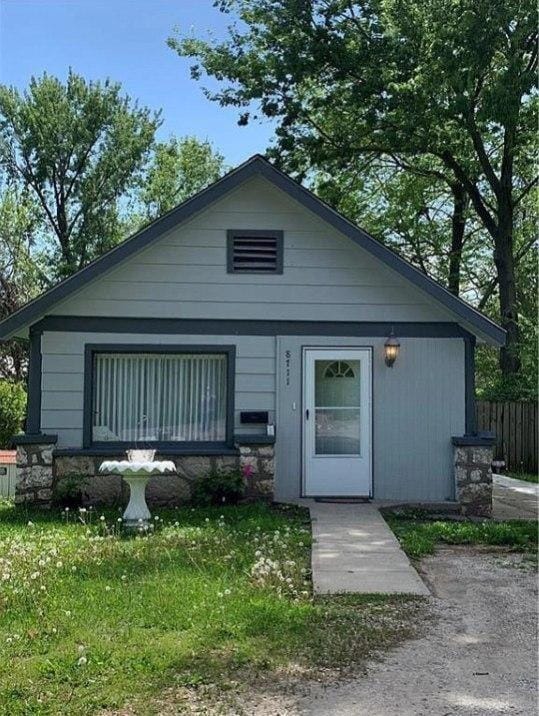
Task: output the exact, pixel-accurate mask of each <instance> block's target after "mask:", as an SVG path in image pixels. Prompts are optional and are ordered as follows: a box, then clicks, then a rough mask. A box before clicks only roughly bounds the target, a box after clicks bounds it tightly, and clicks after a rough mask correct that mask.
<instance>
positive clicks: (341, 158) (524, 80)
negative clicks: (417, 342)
mask: <svg viewBox="0 0 539 716" xmlns="http://www.w3.org/2000/svg"><path fill="white" fill-rule="evenodd" d="M219 7H220V8H221V10H222V11H223V12H225V13H227V12H230V11H235V13H236V14H237V15H238V16H239V18H240V20H241V23H237V24H236V25H234V26H231V27H230V28H229V34H228V37H227V38H226V39H225V40H223V41H217V42H215V41H213V40H210V41H204V40H201V39H199V38H196V37H192V36H189V37H173V38H171V39H170V40H169V45H170V46H171V47H172V48H173V49H174V50H176V51H177V52H178V53H179V54H180V55H181V56H184V57H189V58H192V59H193V65H192V75H193V77H194V78H195V79H197V80H200V79H201V78H202V76H203V73H206V74H207V75H208V76H209V77H211V78H212V79H216V80H218V83H219V84H218V85H217V89H214V88H213V87H212V89H207V90H206V93H207V95H208V96H209V97H210V99H213V100H215V101H217V102H219V103H220V104H222V105H224V106H234V107H237V108H238V109H239V112H240V113H241V114H240V123H247V122H249V121H251V120H253V119H256V118H258V116H259V113H262V114H263V115H265V116H266V117H269V118H271V119H272V120H274V121H276V122H277V125H278V126H277V132H276V134H277V141H276V144H275V147H274V150H273V155H274V157H275V159H276V160H277V161H278V162H279V163H281V164H284V165H285V166H287V168H288V169H291V170H293V171H295V172H296V173H297V175H298V176H299V177H302V176H309V177H312V176H313V174H316V173H317V172H322V173H323V175H324V177H325V176H336V177H340V176H344V177H346V178H347V179H352V181H353V179H354V178H355V177H357V178H358V183H360V182H361V175H362V173H363V172H364V169H365V167H368V166H369V164H370V163H371V162H373V161H382V162H387V161H390V162H394V163H395V162H396V163H397V165H398V166H400V167H401V168H402V169H403V170H404V171H407V172H410V173H412V174H413V175H416V176H422V175H425V176H427V177H431V179H432V181H433V183H434V184H436V183H440V182H445V183H446V184H447V185H448V186H450V187H452V186H453V185H455V184H458V185H459V187H460V189H462V190H464V192H465V193H466V195H467V199H468V203H469V209H470V212H473V216H474V221H475V222H476V223H477V224H478V225H479V227H480V228H481V231H482V232H483V238H482V247H483V251H485V252H486V253H487V254H488V258H489V262H488V268H487V271H486V274H485V275H486V277H487V280H486V281H485V282H484V283H485V285H484V291H485V292H486V293H488V295H490V292H492V291H495V292H496V291H497V298H498V304H499V305H498V308H497V311H496V313H497V316H498V318H499V320H500V321H501V322H502V325H503V326H504V328H506V330H507V346H506V347H505V348H502V349H501V351H500V366H501V369H502V372H503V373H504V375H508V374H511V373H516V372H518V370H519V368H520V340H521V339H520V335H519V311H518V291H517V290H516V289H515V271H516V266H517V264H518V260H519V256H520V252H521V250H524V252H525V251H526V250H528V249H529V248H530V247H531V246H532V245H533V241H534V235H533V230H532V232H531V233H530V232H529V231H528V232H527V235H526V236H525V237H522V236H520V237H519V236H517V235H518V233H519V230H518V222H519V219H518V213H519V210H520V206H521V205H522V202H524V201H525V199H526V197H528V196H529V194H530V192H531V190H532V188H533V187H534V185H535V171H534V163H535V159H534V154H535V151H534V139H533V136H534V130H535V126H536V119H535V117H536V92H537V53H536V51H535V50H536V40H537V21H536V8H535V6H534V4H533V3H532V2H531V0H526V1H525V2H520V1H518V0H508V1H507V2H503V3H501V2H477V0H462V1H461V2H453V1H452V0H434V1H433V2H428V3H426V2H424V0H387V1H385V2H380V0H353V1H352V2H343V0H313V1H312V2H308V3H298V2H297V0H223V2H220V3H219ZM214 87H215V85H214ZM425 161H426V162H427V163H428V164H429V167H428V172H427V174H424V171H425V166H424V163H425ZM381 171H383V170H381ZM382 176H383V174H382ZM435 189H436V187H435ZM442 193H443V192H442ZM412 199H413V200H416V199H417V197H415V198H414V197H412ZM352 201H353V197H352ZM416 206H417V204H416ZM399 209H401V207H400V206H397V207H395V211H398V210H399ZM404 213H406V210H405V212H404ZM412 219H413V217H412ZM407 224H408V225H407V226H404V227H400V229H397V231H398V230H402V228H404V229H406V230H410V229H411V230H413V232H414V233H413V237H412V238H413V245H414V248H417V247H419V246H421V245H422V244H424V243H425V241H424V238H425V237H424V236H422V234H421V229H422V224H420V225H419V226H418V225H417V222H415V221H414V220H412V222H410V221H408V222H407ZM487 237H488V239H487ZM444 253H445V254H447V250H446V251H445V252H444ZM416 258H417V257H416ZM421 258H422V260H424V259H425V251H424V250H423V249H422V255H421ZM475 271H476V273H477V274H479V273H480V272H482V271H483V268H482V266H478V267H475ZM493 277H494V283H493V285H491V283H492V278H493ZM483 298H484V296H480V297H479V298H478V302H481V301H482V300H483Z"/></svg>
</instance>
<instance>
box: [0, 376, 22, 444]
mask: <svg viewBox="0 0 539 716" xmlns="http://www.w3.org/2000/svg"><path fill="white" fill-rule="evenodd" d="M25 410H26V391H25V390H24V387H23V386H22V384H21V383H13V382H10V381H8V380H0V450H1V449H5V448H8V447H10V443H11V438H12V437H13V436H14V435H16V434H17V433H18V432H20V430H21V428H22V424H23V420H24V414H25Z"/></svg>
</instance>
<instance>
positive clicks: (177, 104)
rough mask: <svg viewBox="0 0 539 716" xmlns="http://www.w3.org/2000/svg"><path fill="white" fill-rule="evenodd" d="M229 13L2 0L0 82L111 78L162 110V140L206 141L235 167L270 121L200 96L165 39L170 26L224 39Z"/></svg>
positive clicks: (72, 0) (262, 142)
mask: <svg viewBox="0 0 539 716" xmlns="http://www.w3.org/2000/svg"><path fill="white" fill-rule="evenodd" d="M229 21H230V20H229V18H227V17H226V16H224V15H222V13H220V12H219V11H218V10H217V9H215V8H214V7H213V6H212V0H0V82H2V83H3V84H9V85H15V86H16V87H18V88H20V89H24V88H25V87H26V85H27V84H28V81H29V79H30V77H31V76H32V75H40V74H42V73H43V72H44V71H46V72H48V73H49V74H53V75H56V76H59V77H62V78H64V77H65V76H66V74H67V71H68V68H69V67H72V68H73V69H74V70H75V71H76V72H78V73H79V74H82V75H83V76H84V77H86V78H87V79H105V78H106V77H110V78H111V79H113V80H116V81H118V82H121V84H122V86H123V88H124V90H125V92H127V93H128V94H129V95H130V96H131V97H133V98H137V99H138V100H139V102H140V103H141V104H143V105H146V106H148V107H150V108H152V109H159V108H161V109H162V110H163V113H162V118H163V125H162V127H161V129H160V130H159V136H160V138H167V137H168V136H169V135H170V134H176V135H177V136H182V135H186V134H193V135H196V136H197V137H199V138H201V139H209V140H210V141H211V142H212V143H213V144H214V146H215V147H216V148H217V149H219V150H220V151H221V152H222V153H223V154H224V155H225V158H226V160H227V162H228V163H229V164H231V165H235V164H238V163H240V162H241V161H243V160H244V159H246V158H247V157H249V156H250V155H251V154H254V153H256V152H264V150H265V149H266V147H267V146H268V144H269V141H270V138H271V135H272V128H271V125H270V124H269V123H267V122H266V123H265V124H262V125H260V124H259V125H253V126H248V127H238V126H237V113H236V112H235V111H234V110H233V109H223V108H221V107H219V106H218V105H217V104H215V103H213V102H210V101H208V100H207V99H205V97H204V95H203V94H202V89H201V87H200V85H199V84H198V83H196V82H194V81H193V80H191V79H190V76H189V62H188V61H187V60H184V59H180V58H179V57H178V55H176V53H174V52H173V51H172V50H170V49H169V48H168V47H167V45H166V39H167V37H169V36H170V35H171V34H172V33H173V30H174V28H175V27H178V28H179V29H180V31H181V32H182V33H189V32H191V31H192V30H193V31H194V32H195V33H196V34H197V36H206V35H207V34H208V32H211V33H212V34H213V35H214V36H215V37H217V38H219V37H223V36H224V35H225V32H226V25H227V24H228V22H229Z"/></svg>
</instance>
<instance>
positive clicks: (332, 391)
mask: <svg viewBox="0 0 539 716" xmlns="http://www.w3.org/2000/svg"><path fill="white" fill-rule="evenodd" d="M303 374H304V387H303V454H304V457H303V466H304V494H305V495H306V496H307V497H323V496H326V497H369V496H370V495H371V472H372V457H371V452H372V450H371V433H372V429H371V425H372V420H371V349H370V348H353V349H352V348H350V349H346V348H339V349H335V348H316V349H314V348H306V349H304V371H303Z"/></svg>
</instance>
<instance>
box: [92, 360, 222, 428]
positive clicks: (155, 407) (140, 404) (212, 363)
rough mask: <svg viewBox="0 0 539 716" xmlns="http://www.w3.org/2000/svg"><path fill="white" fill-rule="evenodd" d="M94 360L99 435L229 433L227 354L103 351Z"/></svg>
mask: <svg viewBox="0 0 539 716" xmlns="http://www.w3.org/2000/svg"><path fill="white" fill-rule="evenodd" d="M94 360H95V363H94V395H93V440H94V441H107V440H109V441H130V442H131V441H137V440H139V441H160V442H161V441H171V442H175V441H188V442H196V441H209V442H213V441H224V440H225V439H226V405H227V359H226V356H225V355H222V354H210V353H209V354H203V353H198V354H195V353H191V354H189V353H182V354H155V353H154V354H152V353H137V354H127V353H102V354H97V355H96V356H95V359H94Z"/></svg>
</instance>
